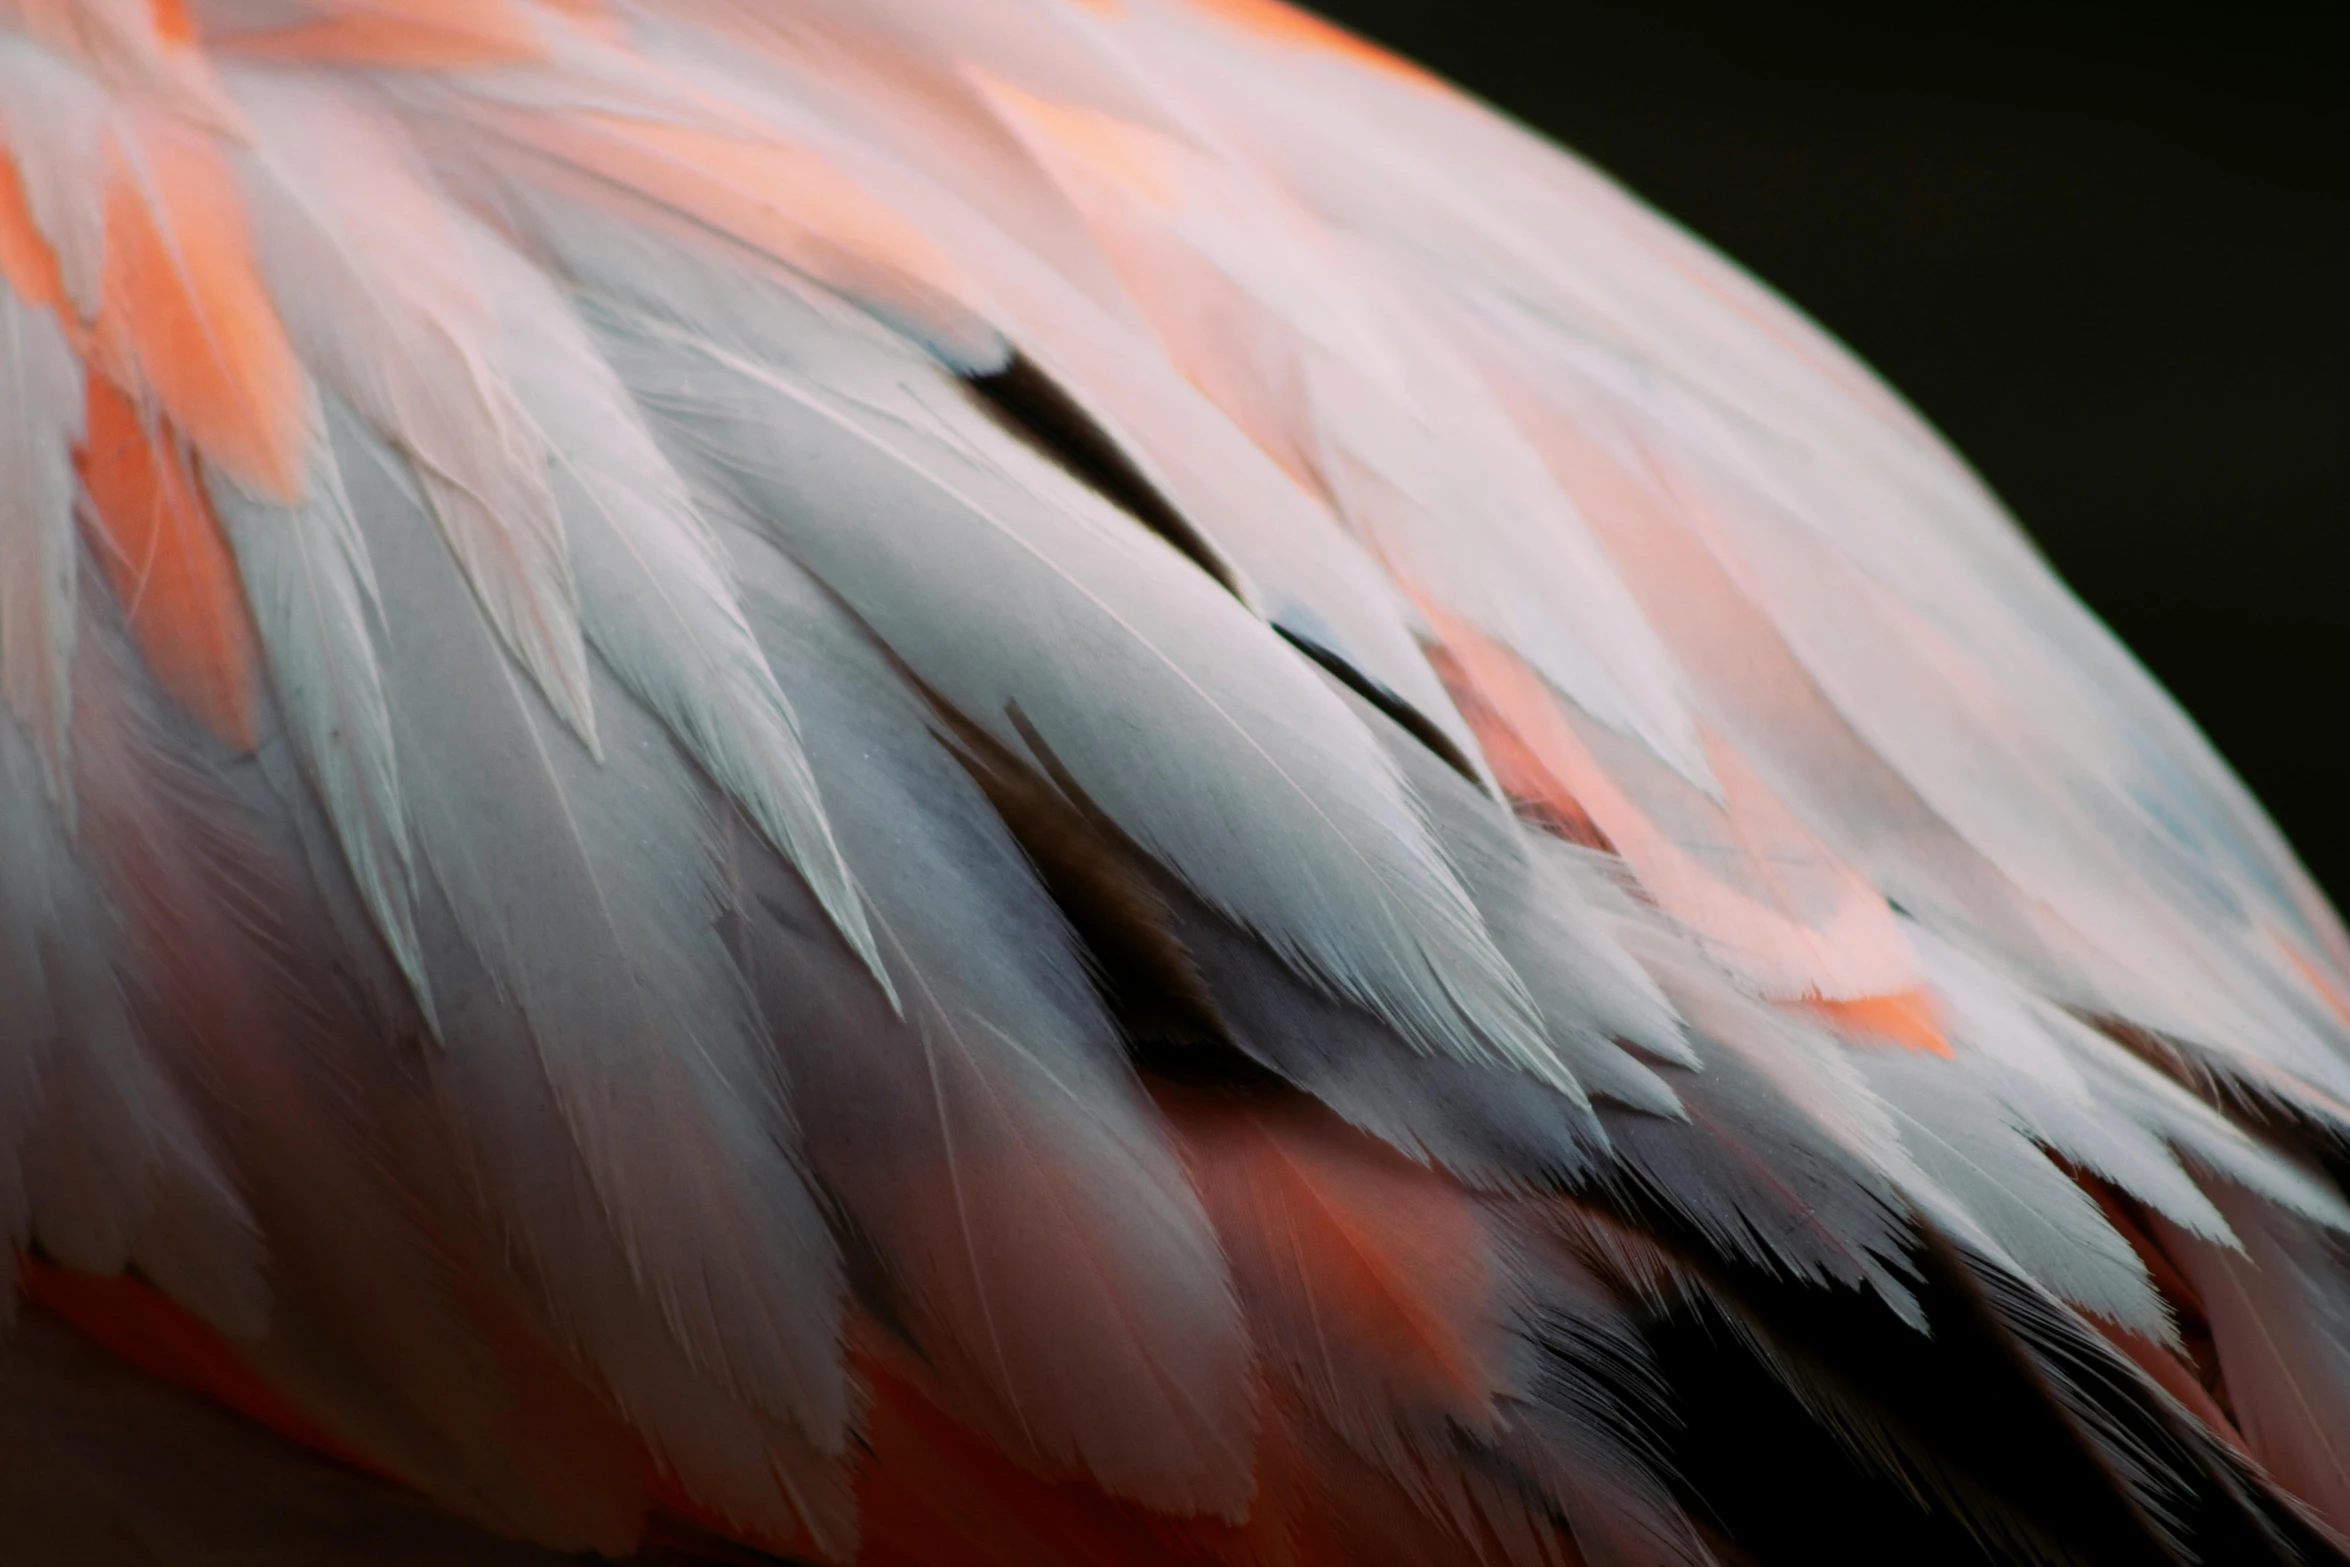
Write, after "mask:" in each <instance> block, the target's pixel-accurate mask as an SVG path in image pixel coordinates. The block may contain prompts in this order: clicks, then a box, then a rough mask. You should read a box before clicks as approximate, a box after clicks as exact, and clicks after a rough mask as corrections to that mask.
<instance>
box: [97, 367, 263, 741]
mask: <svg viewBox="0 0 2350 1567" xmlns="http://www.w3.org/2000/svg"><path fill="white" fill-rule="evenodd" d="M83 404H84V409H85V413H84V417H85V420H86V427H85V430H84V434H83V440H82V449H81V451H80V452H79V453H78V454H77V472H78V473H79V475H80V477H81V481H82V490H83V493H84V495H85V497H86V498H87V505H86V507H85V508H84V510H83V513H82V515H83V518H84V520H85V521H86V523H87V524H88V529H87V533H88V536H89V541H90V544H91V546H92V552H93V553H94V554H96V556H97V557H98V563H99V565H100V566H101V567H103V568H104V570H105V573H106V578H107V581H108V582H109V583H110V584H111V585H112V587H113V589H114V597H115V599H116V601H117V602H118V603H119V604H121V606H122V610H123V614H124V616H125V618H126V619H127V620H128V621H129V622H130V630H131V635H132V636H133V638H135V639H136V641H137V642H138V645H139V651H140V652H141V653H142V654H143V655H144V656H145V658H146V661H147V667H148V669H149V670H150V672H152V673H153V675H154V676H155V678H156V679H157V680H158V681H159V682H160V683H161V684H162V686H163V688H164V689H165V690H166V691H167V692H169V693H170V694H171V696H172V698H173V699H174V700H175V701H177V702H178V703H179V704H180V705H181V706H182V707H184V708H186V709H187V710H188V711H189V712H190V713H192V714H194V715H195V717H196V718H197V719H198V720H200V721H201V722H202V723H203V724H204V726H205V727H206V728H208V729H209V730H211V732H212V733H213V734H214V735H216V736H217V737H219V739H221V740H222V741H223V742H225V743H226V744H228V745H230V746H232V747H234V748H236V749H239V750H243V749H247V748H249V747H250V746H251V745H252V744H253V740H254V737H255V727H254V726H255V724H256V722H257V717H256V713H255V710H254V696H255V690H254V687H255V682H256V677H257V676H258V674H259V669H258V660H257V658H256V656H255V648H254V638H253V621H252V616H251V614H250V612H249V610H248V609H247V607H246V604H245V600H244V593H243V590H242V588H241V587H240V585H239V584H238V581H237V571H236V563H235V562H234V561H233V560H231V559H230V558H229V552H228V545H227V543H226V541H225V540H223V539H222V538H221V534H220V522H219V519H218V518H216V517H214V516H213V514H212V502H211V498H210V497H209V496H208V495H207V494H206V493H205V491H204V486H203V483H202V481H201V480H200V479H199V477H198V475H197V472H196V464H195V457H194V454H193V453H191V452H190V451H189V450H188V448H187V444H186V442H185V441H184V440H182V439H181V436H180V432H179V431H177V430H176V429H174V428H173V427H172V426H171V425H169V424H166V423H158V422H156V421H155V420H154V419H153V417H152V415H151V414H150V413H149V412H148V411H146V410H143V409H141V408H140V407H138V406H137V405H136V404H134V403H133V402H132V401H131V399H130V398H129V397H128V396H126V395H125V394H124V393H123V392H122V391H121V390H119V389H118V388H117V387H116V386H115V385H114V384H113V383H112V382H110V381H107V380H104V379H102V378H100V377H99V376H97V375H95V374H93V375H91V376H90V377H89V378H88V380H87V382H86V383H85V386H84V390H83Z"/></svg>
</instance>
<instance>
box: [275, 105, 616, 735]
mask: <svg viewBox="0 0 2350 1567" xmlns="http://www.w3.org/2000/svg"><path fill="white" fill-rule="evenodd" d="M229 86H230V90H231V91H232V92H233V93H234V94H235V96H236V99H237V102H238V105H239V107H240V108H241V109H242V110H243V111H244V112H245V114H246V115H247V116H248V117H249V118H250V119H251V121H252V123H253V127H254V132H255V137H254V140H253V141H252V143H251V145H250V147H249V148H248V150H247V154H246V157H245V159H244V163H243V167H242V169H241V171H240V172H241V173H242V174H243V176H244V190H245V195H246V199H247V201H248V202H249V203H250V205H251V208H252V214H253V224H254V233H255V249H256V251H257V253H258V256H259V260H260V266H261V270H262V273H263V275H264V276H265V277H267V278H268V279H269V283H270V288H271V292H272V293H273V294H274V296H275V297H276V299H277V301H278V307H279V309H280V311H281V312H282V313H283V315H284V317H285V321H286V326H287V329H288V330H289V332H290V333H291V334H292V337H293V340H294V341H295V343H296V344H298V345H299V347H300V349H301V351H302V354H303V356H304V358H305V360H306V361H307V363H308V364H309V365H310V366H311V368H312V369H313V370H314V371H315V372H316V374H317V375H318V377H319V379H320V380H321V381H323V382H324V383H325V384H326V385H327V387H328V388H330V389H331V390H332V391H334V392H335V394H336V395H337V396H339V397H341V398H342V399H343V400H344V401H345V402H346V403H348V404H349V405H350V407H351V408H352V410H353V411H354V412H356V413H357V414H358V415H359V416H360V417H361V418H362V419H364V420H366V421H367V423H368V424H369V425H370V426H371V427H372V428H373V429H374V430H375V431H376V433H377V434H378V435H380V436H381V437H382V438H383V439H385V440H386V441H388V442H390V443H391V444H392V445H393V446H394V447H395V448H396V449H398V450H399V451H400V452H402V453H403V454H405V456H406V457H407V459H408V460H409V461H410V462H412V463H413V464H414V465H415V467H416V470H417V473H418V475H419V477H420V480H421V482H422V483H423V485H424V488H425V493H426V495H427V497H428V498H429V501H430V505H431V515H432V518H433V521H434V522H435V523H436V524H437V525H438V527H439V528H440V530H441V534H442V536H443V537H444V538H446V539H447V540H448V544H449V549H450V552H451V553H452V554H453V555H455V556H456V558H457V560H458V562H459V563H460V565H461V566H462V567H463V569H464V572H465V579H466V581H467V583H468V584H469V585H470V587H471V588H472V591H473V594H474V596H475V597H476V599H477V600H478V601H479V602H480V604H481V606H482V608H483V610H484V612H485V613H486V614H487V615H488V616H489V619H490V623H491V625H492V626H493V627H495V628H496V630H497V633H498V636H499V639H500V640H501V641H502V642H503V643H504V644H505V645H506V647H507V648H508V649H510V650H511V651H512V652H513V653H514V655H515V657H516V658H517V659H519V660H520V661H521V663H522V666H523V668H524V669H525V670H527V671H528V672H529V674H530V677H531V679H532V680H533V681H534V682H535V683H536V684H537V686H538V687H539V689H540V690H541V691H542V692H543V693H545V695H546V698H547V700H548V702H549V703H551V704H552V705H553V707H554V709H555V711H556V713H557V714H558V715H560V716H561V717H562V719H563V721H564V722H565V723H566V724H568V725H570V726H571V728H572V729H573V730H574V731H575V732H576V733H578V734H579V735H580V736H581V737H582V738H584V739H586V740H587V741H588V742H589V744H590V745H593V744H594V742H595V720H594V716H593V714H594V710H593V706H592V704H591V703H590V701H589V699H588V690H587V686H588V674H587V652H586V646H585V643H584V641H583V640H582V636H581V631H580V625H579V605H578V595H577V590H576V588H575V587H574V584H573V578H572V567H571V557H570V550H569V546H568V544H567V541H566V539H565V535H564V529H563V521H562V517H561V515H560V514H559V512H558V511H557V509H556V504H555V497H554V494H553V492H552V491H551V489H550V488H549V485H548V480H547V472H546V468H547V460H548V452H547V443H546V437H545V434H544V433H543V432H542V431H541V430H540V429H539V428H538V426H537V425H536V424H535V423H534V422H533V421H532V419H531V418H530V416H529V414H528V413H527V412H526V411H525V410H524V409H523V408H522V406H521V404H520V403H519V401H518V400H517V399H516V397H515V394H514V391H513V388H512V386H511V384H510V382H509V380H508V378H507V376H506V374H505V371H504V367H503V366H501V365H500V364H499V363H498V362H497V361H496V359H495V357H494V356H493V354H492V353H491V344H492V343H493V341H494V331H495V319H496V318H495V316H494V314H493V312H492V309H491V306H490V305H489V303H488V301H487V300H486V299H485V298H484V296H483V291H482V287H481V284H480V282H479V280H478V279H477V278H476V277H475V276H474V275H473V271H472V268H471V266H470V265H469V261H470V258H469V256H468V254H467V251H466V249H465V247H464V244H463V241H462V240H461V238H460V232H461V231H460V227H459V225H458V224H457V223H456V222H455V221H454V220H453V218H452V216H451V214H450V213H449V212H448V211H447V210H446V208H445V207H444V206H443V205H442V203H441V199H440V197H439V196H438V194H437V193H436V192H435V191H434V190H433V189H432V187H431V185H430V183H429V180H428V178H427V177H426V176H425V175H424V174H423V173H422V172H421V171H419V170H418V169H417V168H416V166H415V162H414V159H413V157H412V155H411V154H410V153H409V152H408V151H407V149H406V148H405V147H404V145H403V144H402V142H401V140H400V138H399V135H398V133H397V131H396V130H394V129H393V128H391V127H389V126H387V125H385V124H384V123H383V122H382V121H381V120H380V119H379V118H378V117H375V116H373V115H371V114H370V113H369V112H368V111H367V110H366V109H365V108H363V107H360V106H358V105H356V104H354V103H353V102H351V101H350V100H349V99H348V97H347V96H346V95H342V94H337V93H333V92H330V91H326V90H323V89H322V88H321V87H320V86H318V85H317V84H316V83H313V82H309V81H305V80H302V79H300V78H295V77H289V76H286V75H284V74H282V73H264V72H261V71H243V72H239V73H236V74H235V75H233V76H232V77H231V78H230V80H229ZM354 171H365V172H364V173H363V174H358V173H355V172H354Z"/></svg>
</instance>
